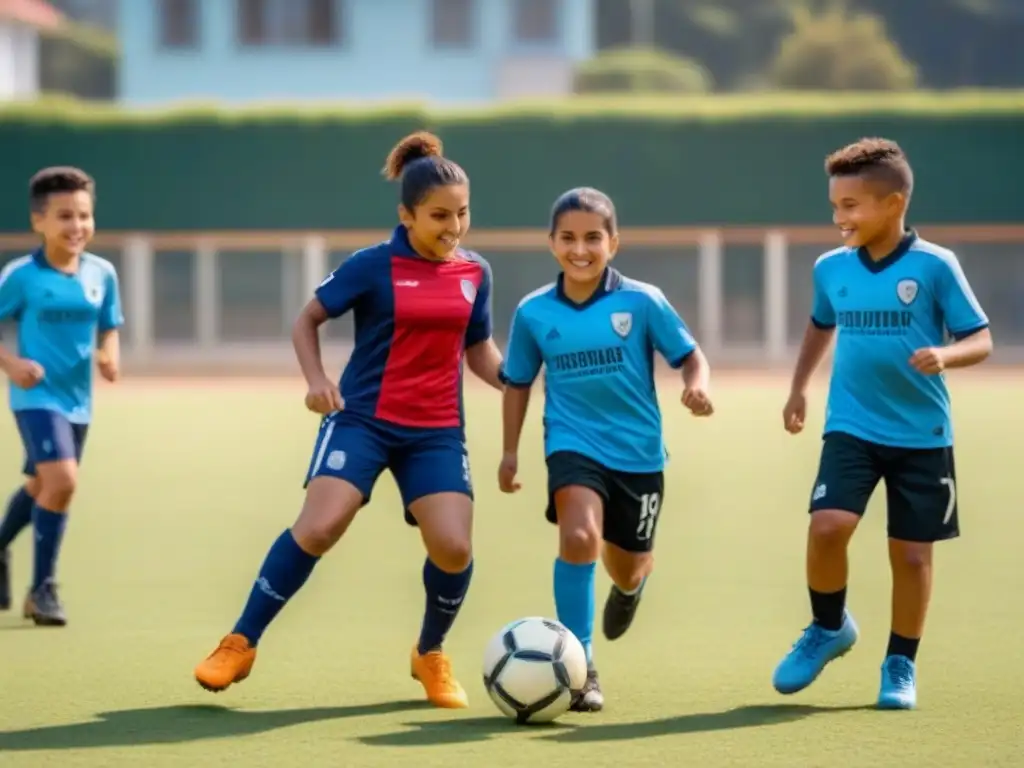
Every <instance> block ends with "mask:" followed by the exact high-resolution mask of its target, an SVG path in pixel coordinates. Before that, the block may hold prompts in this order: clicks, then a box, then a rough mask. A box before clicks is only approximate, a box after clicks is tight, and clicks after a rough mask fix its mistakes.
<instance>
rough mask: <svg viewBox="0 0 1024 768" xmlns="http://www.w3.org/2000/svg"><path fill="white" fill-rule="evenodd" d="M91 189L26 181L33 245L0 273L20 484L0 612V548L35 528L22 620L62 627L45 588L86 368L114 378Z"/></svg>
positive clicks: (7, 525)
mask: <svg viewBox="0 0 1024 768" xmlns="http://www.w3.org/2000/svg"><path fill="white" fill-rule="evenodd" d="M95 193H96V185H95V182H94V181H93V180H92V178H91V177H90V176H89V175H88V174H87V173H85V172H84V171H82V170H80V169H78V168H68V167H55V168H46V169H44V170H42V171H40V172H39V173H37V174H36V175H35V176H33V177H32V179H31V181H30V182H29V204H30V213H31V220H32V229H33V230H34V231H35V232H36V233H37V234H38V235H40V237H41V238H42V241H43V244H42V246H41V247H40V248H39V249H37V250H36V251H34V252H33V253H30V254H29V255H27V256H23V257H21V258H18V259H14V260H13V261H11V262H9V263H8V264H7V265H6V266H5V267H4V268H3V270H2V271H0V322H3V321H13V322H15V323H16V324H17V326H18V337H17V338H18V347H17V351H12V350H9V349H7V348H5V347H3V346H0V370H3V372H4V373H5V374H7V377H8V379H10V405H11V410H12V411H13V412H14V418H15V421H16V422H17V425H18V431H19V432H20V433H21V439H22V442H23V443H24V446H25V454H26V460H25V466H24V470H23V472H24V474H25V476H26V477H27V482H26V483H25V485H24V486H23V487H22V488H20V489H18V491H17V492H16V493H15V494H14V495H13V496H12V497H11V500H10V502H9V503H8V507H7V513H6V515H5V516H4V518H3V521H2V522H0V610H7V609H9V608H10V606H11V585H10V557H9V553H8V547H9V546H10V544H11V542H12V541H13V540H14V538H15V537H16V536H17V535H18V534H19V533H20V532H21V531H22V530H23V529H24V528H26V527H27V526H28V524H29V523H30V522H32V523H33V524H34V527H35V532H36V536H35V568H34V571H33V578H32V587H31V589H30V591H29V594H28V596H27V597H26V599H25V606H24V615H25V618H30V619H32V620H33V621H34V622H35V623H36V624H38V625H50V626H63V625H64V624H65V623H67V619H66V617H65V614H64V608H63V606H62V605H61V602H60V599H59V598H58V596H57V589H56V585H55V584H54V581H53V576H54V572H55V569H56V562H57V554H58V552H59V550H60V544H61V539H62V538H63V533H64V526H65V521H66V519H67V510H68V506H69V504H70V503H71V498H72V496H73V494H74V491H75V485H76V483H77V478H78V463H79V461H81V458H82V449H83V448H84V446H85V438H86V433H87V431H88V429H89V422H90V420H91V418H92V363H93V361H94V360H95V361H96V363H97V366H98V367H99V370H100V373H101V374H102V376H103V378H105V379H106V380H107V381H115V380H116V379H117V375H118V366H119V358H120V349H119V341H118V331H117V329H118V328H119V327H120V326H121V325H122V324H123V322H124V318H123V316H122V314H121V299H120V296H119V293H118V285H117V273H116V272H115V270H114V267H113V265H112V264H111V263H110V262H109V261H107V260H106V259H102V258H100V257H99V256H95V255H93V254H91V253H88V252H87V251H86V250H85V249H86V247H87V246H88V244H89V241H90V240H91V239H92V236H93V234H94V232H95V220H94V218H93V207H94V204H95Z"/></svg>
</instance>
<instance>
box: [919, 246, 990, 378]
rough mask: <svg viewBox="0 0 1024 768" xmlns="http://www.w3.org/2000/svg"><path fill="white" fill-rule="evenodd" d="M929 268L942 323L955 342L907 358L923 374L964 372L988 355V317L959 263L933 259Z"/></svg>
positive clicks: (951, 259) (955, 260)
mask: <svg viewBox="0 0 1024 768" xmlns="http://www.w3.org/2000/svg"><path fill="white" fill-rule="evenodd" d="M933 264H934V266H935V269H936V272H937V274H936V275H935V280H934V284H935V289H936V298H937V299H938V304H939V309H940V310H941V311H942V319H943V323H944V324H945V326H946V328H947V329H948V330H949V333H950V334H951V335H952V336H953V338H955V339H956V341H954V342H953V343H952V344H949V345H947V346H944V347H926V348H924V349H919V350H917V351H916V352H915V353H914V354H913V355H912V356H911V358H910V364H911V365H912V366H914V368H916V369H917V370H918V371H920V372H921V373H925V374H936V373H942V371H944V370H946V369H947V368H967V367H968V366H971V365H977V364H978V363H980V362H981V361H982V360H984V359H985V358H987V357H988V356H989V355H991V354H992V332H991V331H990V330H989V327H988V316H987V315H986V314H985V310H984V309H982V307H981V304H980V303H979V302H978V299H977V297H976V296H975V295H974V291H973V290H972V289H971V285H970V283H969V282H968V281H967V276H966V275H964V271H963V268H962V267H961V266H960V262H959V261H958V260H957V258H956V257H955V256H953V255H952V254H950V255H949V256H948V257H947V258H942V259H936V260H935V261H934V262H933Z"/></svg>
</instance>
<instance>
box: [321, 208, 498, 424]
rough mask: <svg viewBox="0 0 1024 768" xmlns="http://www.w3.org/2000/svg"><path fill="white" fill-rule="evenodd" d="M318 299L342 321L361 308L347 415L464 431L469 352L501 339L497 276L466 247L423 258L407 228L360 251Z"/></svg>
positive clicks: (348, 371) (346, 377)
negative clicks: (494, 308)
mask: <svg viewBox="0 0 1024 768" xmlns="http://www.w3.org/2000/svg"><path fill="white" fill-rule="evenodd" d="M316 298H317V300H318V301H319V302H320V303H321V304H322V305H323V307H324V309H325V310H326V311H327V315H328V317H331V318H336V317H340V316H341V315H344V314H345V313H346V312H349V311H352V312H353V315H354V319H355V347H354V349H353V351H352V355H351V357H350V358H349V361H348V364H347V365H346V366H345V370H344V372H343V373H342V377H341V385H340V389H341V396H342V398H343V399H344V401H345V409H346V410H347V411H350V412H353V413H356V414H361V415H364V416H369V417H372V418H378V419H382V420H384V421H387V422H390V423H393V424H398V425H401V426H407V427H423V428H441V427H462V426H463V425H464V412H463V407H462V364H463V358H464V355H465V350H466V349H468V348H469V347H472V346H473V345H475V344H479V343H480V342H483V341H486V340H487V339H489V338H490V337H491V330H492V327H491V269H490V266H489V265H488V264H487V262H486V261H484V259H482V258H481V257H480V256H479V255H477V254H475V253H473V252H471V251H464V250H459V251H457V252H456V253H455V255H454V256H452V258H450V259H447V260H444V261H435V260H431V259H425V258H423V257H422V256H419V255H418V254H417V253H416V252H415V251H414V250H413V248H412V246H411V245H410V243H409V238H408V234H407V233H406V231H405V228H404V227H401V226H399V227H397V228H396V229H395V231H394V233H393V234H392V237H391V239H390V240H387V241H385V242H383V243H379V244H378V245H374V246H372V247H370V248H365V249H363V250H361V251H357V252H356V253H353V254H352V255H351V256H349V257H348V258H347V259H345V261H343V262H342V263H341V265H340V266H339V267H338V268H337V269H335V270H334V271H333V272H332V273H331V274H330V275H328V276H327V277H326V278H325V279H324V281H323V282H322V283H321V284H320V286H319V287H318V288H317V289H316Z"/></svg>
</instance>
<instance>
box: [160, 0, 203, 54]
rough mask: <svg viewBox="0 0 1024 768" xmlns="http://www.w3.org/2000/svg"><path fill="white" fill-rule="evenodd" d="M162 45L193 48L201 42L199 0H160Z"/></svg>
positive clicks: (163, 46) (165, 46)
mask: <svg viewBox="0 0 1024 768" xmlns="http://www.w3.org/2000/svg"><path fill="white" fill-rule="evenodd" d="M159 10H160V16H159V23H160V46H161V47H162V48H193V47H195V46H196V45H197V44H198V43H199V7H198V2H197V0H160V9H159Z"/></svg>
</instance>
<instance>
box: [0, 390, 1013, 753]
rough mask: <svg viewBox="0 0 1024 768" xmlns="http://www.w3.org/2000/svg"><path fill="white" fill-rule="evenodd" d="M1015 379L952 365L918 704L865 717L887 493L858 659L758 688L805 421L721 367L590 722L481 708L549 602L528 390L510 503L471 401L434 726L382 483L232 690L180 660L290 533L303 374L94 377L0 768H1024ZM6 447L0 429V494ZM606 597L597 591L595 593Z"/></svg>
mask: <svg viewBox="0 0 1024 768" xmlns="http://www.w3.org/2000/svg"><path fill="white" fill-rule="evenodd" d="M1020 391H1021V382H1020V380H1018V379H1014V378H1012V377H1010V376H1000V377H997V378H994V377H990V378H984V377H983V375H980V374H975V375H970V376H968V375H963V376H960V377H958V378H955V379H954V396H955V399H956V406H957V407H956V422H957V429H958V473H959V478H960V482H959V495H960V503H961V525H962V529H963V532H964V535H963V537H962V538H961V539H960V540H958V541H956V542H952V543H948V544H945V545H942V546H941V548H940V550H939V553H938V557H937V563H938V565H937V585H936V587H937V588H936V597H935V600H934V602H933V607H932V612H931V616H930V620H929V629H928V634H927V636H926V638H925V641H924V643H923V644H922V649H921V654H920V656H919V663H920V681H919V682H920V687H919V694H920V704H921V708H920V710H919V711H917V712H914V713H879V712H875V711H873V710H872V709H871V708H870V705H871V704H872V702H873V701H874V697H875V695H876V692H877V686H878V666H879V663H880V662H881V657H882V653H883V651H884V648H885V642H886V638H887V636H888V622H889V615H888V614H889V595H888V591H889V572H888V565H887V562H886V559H885V542H884V536H885V534H884V530H885V528H884V525H885V520H884V508H883V506H882V505H881V498H880V496H881V494H877V495H876V498H875V500H874V504H873V506H872V509H871V510H870V512H869V514H868V518H867V519H866V521H865V523H864V524H863V526H862V528H861V530H860V532H859V534H858V536H857V538H856V539H855V543H854V546H853V550H852V560H853V563H852V568H853V576H852V582H851V587H850V602H851V607H852V609H853V610H854V611H855V612H856V615H857V617H858V619H859V621H860V624H861V628H862V630H863V635H862V639H861V643H860V644H859V645H858V647H857V648H856V649H855V651H854V652H853V653H851V654H850V655H849V656H847V657H846V658H845V659H844V660H841V661H839V662H837V663H836V664H834V665H833V666H831V667H830V668H829V669H828V670H827V672H826V673H825V674H824V676H823V677H822V679H821V680H819V681H818V683H817V684H816V685H815V686H813V687H812V688H810V689H809V690H807V691H805V692H803V693H801V694H799V695H797V696H795V697H789V698H784V697H781V696H778V695H776V694H775V693H774V691H773V690H772V688H771V685H770V679H771V673H772V669H773V667H774V665H775V663H776V662H777V661H778V659H779V658H780V656H781V654H783V653H784V652H785V651H786V650H787V649H788V647H789V644H790V643H791V642H792V641H793V640H794V639H795V638H796V636H797V634H798V632H799V631H800V629H801V628H802V627H803V626H804V623H805V622H806V620H807V604H806V592H805V587H804V582H803V550H804V540H803V537H804V530H805V526H806V514H805V512H804V510H805V506H806V503H807V498H808V494H809V493H810V489H811V483H812V480H813V473H814V469H815V465H816V460H817V451H818V446H819V441H818V439H817V432H818V430H819V428H820V420H818V419H815V420H814V422H813V423H812V424H811V426H810V428H809V430H808V432H807V433H805V434H804V435H803V436H801V437H800V438H792V437H789V436H787V435H786V434H785V433H784V432H783V431H782V430H781V427H780V422H781V418H780V416H779V412H780V409H781V406H782V403H783V399H784V394H785V384H784V382H782V381H781V380H773V379H769V378H765V377H759V376H757V375H753V374H752V375H750V376H740V375H738V374H737V375H734V376H731V377H729V378H728V379H725V378H723V379H722V380H720V381H719V382H718V383H717V385H716V395H717V407H718V414H717V415H716V416H715V418H714V419H712V420H708V421H698V420H694V419H690V418H688V417H685V416H684V415H682V411H681V410H680V409H677V408H672V407H670V406H669V393H670V392H672V393H673V394H672V397H673V398H674V392H673V390H672V389H670V388H669V387H664V388H663V401H664V403H665V404H666V406H667V408H666V410H667V431H668V435H669V442H670V449H671V451H672V454H673V462H672V464H671V466H670V469H669V480H668V490H667V493H668V496H667V498H666V502H665V506H664V507H663V512H664V517H663V520H662V528H661V531H660V533H659V539H658V565H657V574H656V577H655V578H654V579H653V581H652V582H651V584H650V586H649V588H648V591H647V593H646V596H645V601H644V605H643V607H642V609H641V612H640V614H639V616H638V619H637V622H636V624H635V625H634V628H633V630H632V631H631V633H630V634H629V635H627V636H626V637H625V638H623V639H622V640H620V641H617V642H616V643H614V644H608V643H605V642H603V640H602V639H600V638H599V639H598V644H597V650H596V658H597V661H598V664H599V668H600V670H601V673H602V679H603V681H604V685H605V689H606V695H607V697H608V707H607V709H606V710H605V712H603V713H600V714H597V715H591V716H567V717H565V718H564V719H563V721H562V722H560V723H559V724H556V725H555V726H553V727H534V728H516V727H515V726H513V725H511V724H508V723H506V722H505V721H504V720H502V719H500V718H499V716H498V714H497V711H496V710H495V709H494V707H493V706H492V705H491V703H490V701H489V700H488V698H487V696H486V694H485V693H484V691H483V689H482V686H481V683H480V663H481V654H482V650H483V647H484V644H485V643H486V641H487V639H488V638H489V637H490V635H491V633H492V632H494V631H496V630H497V629H498V627H500V626H501V625H502V624H503V623H505V622H507V621H509V620H512V619H514V618H517V617H519V616H523V615H533V614H552V613H553V612H554V607H553V603H552V598H551V585H550V579H551V563H552V558H553V557H554V554H555V551H556V539H555V532H554V530H553V529H552V528H551V527H550V526H549V525H548V524H547V523H546V522H544V520H543V516H542V505H543V502H544V474H543V468H542V467H543V465H542V452H541V449H540V443H539V440H540V436H539V415H538V413H537V411H536V406H538V405H539V402H537V403H535V404H534V405H535V411H534V412H533V413H532V415H531V420H530V423H531V425H532V426H531V430H532V431H531V432H530V434H529V435H528V436H527V438H526V440H525V445H527V446H529V447H530V450H529V451H528V452H526V453H525V455H524V456H523V458H522V463H523V464H524V468H523V476H522V479H523V481H524V486H525V487H524V489H523V490H522V492H521V493H520V494H519V495H518V496H516V497H506V496H503V495H501V494H500V493H498V491H497V489H496V487H495V483H494V480H493V478H494V472H495V468H496V466H497V461H498V458H499V449H500V445H499V441H498V438H497V435H498V434H499V431H500V426H499V423H498V415H497V413H498V411H497V403H498V399H497V395H495V394H493V393H490V392H480V393H477V392H474V393H473V394H472V395H471V398H470V402H469V404H468V409H469V415H470V439H471V454H472V460H473V467H474V479H475V482H476V485H477V502H478V503H477V522H476V534H475V535H476V575H475V581H474V584H473V589H472V591H471V592H470V596H469V599H468V601H467V603H466V605H465V608H464V610H463V613H462V616H461V617H460V621H459V623H458V624H457V625H456V628H455V631H454V633H453V635H452V637H451V638H450V642H449V645H448V648H449V650H450V651H451V652H452V654H453V656H454V659H455V662H456V671H457V672H458V673H460V677H461V678H462V680H463V682H464V683H465V684H466V686H467V688H468V689H469V691H470V695H471V697H472V702H471V709H469V710H468V711H464V712H450V711H439V710H432V709H429V708H425V707H424V706H423V705H421V704H420V703H419V698H420V693H421V692H420V689H419V687H418V686H417V685H416V684H415V683H413V682H412V681H411V680H410V679H409V674H408V652H409V648H410V646H411V644H412V643H413V641H414V639H415V637H416V635H417V632H418V628H419V620H420V615H421V608H422V599H423V598H422V588H421V584H420V570H421V567H422V561H423V552H422V548H421V545H420V542H419V540H418V536H417V534H416V533H415V531H414V530H412V529H409V528H407V527H406V526H405V525H404V523H403V522H402V519H401V514H400V508H399V504H398V500H397V494H396V492H395V489H394V486H393V483H392V481H391V479H390V477H387V476H386V477H385V478H384V479H383V480H382V482H381V484H380V485H379V487H378V492H377V494H376V496H375V499H374V503H373V505H372V506H371V507H369V508H367V509H365V510H364V511H363V512H362V513H361V516H360V517H359V518H357V521H356V523H355V525H354V526H353V527H352V529H351V530H350V532H349V534H348V536H347V538H346V539H345V540H344V541H343V542H342V543H341V544H340V545H339V547H338V548H337V549H336V550H335V551H334V552H332V553H331V555H330V556H329V557H327V558H326V559H325V560H324V561H323V562H322V563H321V565H320V566H319V567H318V569H317V571H316V573H315V574H314V576H313V578H312V579H311V581H310V583H309V584H308V585H307V587H306V589H305V590H304V591H303V592H302V593H301V594H300V595H299V596H298V597H297V598H296V599H295V600H294V601H293V602H292V603H291V604H290V605H289V606H288V608H287V609H286V610H285V612H284V613H283V614H282V616H281V618H280V619H279V621H278V622H277V623H276V625H275V626H273V627H272V629H271V630H270V632H269V633H268V634H267V636H266V637H265V638H264V641H263V643H262V644H261V647H260V658H259V660H258V662H257V666H256V669H255V671H254V674H253V676H252V677H251V678H250V679H249V680H248V681H246V682H245V683H244V684H242V685H240V686H237V687H234V688H232V689H231V690H230V691H228V692H226V693H223V694H220V695H218V696H214V695H211V694H209V693H206V692H205V691H202V690H201V689H200V688H199V687H198V686H197V685H196V684H195V683H194V682H193V680H192V677H191V671H192V667H193V666H194V665H195V664H196V663H197V662H198V661H199V660H200V659H201V658H202V657H203V656H204V655H205V654H206V653H208V652H209V651H210V650H211V649H212V647H213V646H214V645H215V644H216V642H217V641H218V639H219V638H220V637H221V635H222V634H224V633H225V632H226V631H228V630H229V629H230V627H231V625H232V623H233V621H234V619H235V617H236V615H237V613H238V611H239V610H240V607H241V604H242V601H243V600H244V599H245V596H246V594H247V593H248V590H249V588H250V585H251V582H252V579H253V577H254V575H255V572H256V569H257V568H258V566H259V563H260V561H261V559H262V558H263V555H264V553H265V551H266V548H267V546H268V545H269V544H270V542H271V541H272V539H273V538H274V537H275V536H276V535H277V534H278V533H280V531H281V530H282V529H283V528H284V527H285V526H287V525H288V524H290V523H291V521H292V519H293V517H294V515H295V513H296V511H297V509H298V507H299V504H300V502H301V498H302V490H301V480H302V476H303V473H304V471H305V469H306V466H307V462H308V459H309V452H310V450H311V447H312V440H313V436H314V432H315V428H316V422H315V419H314V418H313V417H312V416H310V415H308V414H306V413H305V412H304V411H303V410H302V394H303V390H302V388H301V385H300V384H299V383H298V382H295V383H291V384H285V385H282V384H280V383H277V384H266V385H260V384H258V383H256V382H245V381H242V382H239V383H238V384H237V386H236V385H231V384H221V385H218V386H216V387H210V386H206V387H204V386H201V385H196V386H190V385H189V384H187V383H182V384H178V385H173V386H172V385H168V386H166V387H163V388H161V387H160V386H159V385H154V384H127V385H124V386H123V387H122V388H121V389H120V390H119V391H117V390H111V389H105V390H103V391H102V392H101V393H100V408H99V413H98V417H97V421H96V426H95V428H94V430H93V433H92V435H91V437H90V440H91V443H90V446H89V451H88V454H87V458H86V462H85V465H84V468H83V474H82V480H81V488H80V492H79V496H78V497H77V499H76V503H75V507H74V510H73V517H72V521H71V523H70V526H69V529H68V533H67V537H66V539H65V548H64V556H63V560H62V563H61V569H60V573H59V580H60V581H61V583H62V585H63V595H64V598H65V601H66V604H67V608H68V611H69V614H70V619H71V623H70V625H69V626H68V627H67V628H66V629H63V630H54V629H35V628H29V627H27V626H26V625H25V623H24V622H22V621H21V619H20V618H19V617H18V615H17V614H11V615H5V616H0V670H2V671H0V765H2V766H4V768H28V767H29V766H31V767H32V768H38V767H40V766H49V765H60V766H62V767H64V766H68V767H70V766H104V768H106V767H107V766H121V765H132V766H139V765H141V766H146V768H149V767H150V766H152V767H153V768H163V767H164V766H216V765H225V766H226V765H244V766H253V767H255V766H292V765H300V764H307V765H310V766H321V765H324V766H326V765H334V766H359V767H360V768H375V767H376V766H388V767H389V768H391V767H392V766H395V767H397V766H419V767H422V766H449V767H450V766H481V767H487V766H526V765H530V766H536V768H547V766H571V765H583V766H612V765H616V766H618V765H622V766H629V767H630V768H634V767H639V766H653V765H657V764H660V763H662V762H664V763H666V764H667V765H670V766H675V765H682V764H684V762H685V764H686V765H691V766H708V767H709V768H710V767H712V766H715V767H717V766H751V767H752V768H770V767H771V766H786V767H787V768H789V767H790V766H801V767H805V766H807V767H809V766H830V765H839V764H840V763H841V764H842V765H843V766H844V768H852V767H854V766H871V767H872V768H875V767H877V766H897V765H915V766H931V765H936V766H939V765H941V766H965V767H967V766H986V768H990V767H992V766H1010V765H1015V766H1019V765H1021V760H1022V759H1024V758H1022V757H1021V754H1022V752H1021V750H1022V749H1024V746H1022V745H1024V736H1022V731H1021V720H1022V715H1024V697H1022V696H1021V688H1022V685H1024V651H1022V650H1021V647H1022V646H1021V644H1020V638H1021V635H1022V631H1024V619H1022V618H1021V610H1022V607H1024V603H1022V601H1021V595H1022V594H1024V568H1021V566H1020V554H1019V553H1020V551H1021V546H1022V543H1024V492H1022V485H1021V475H1022V465H1021V457H1022V456H1024V432H1022V430H1021V429H1020V426H1019V425H1020V423H1021V416H1020ZM822 407H823V402H822V399H821V396H820V394H819V395H818V396H816V398H815V400H814V402H813V409H814V412H815V413H816V414H817V413H820V412H821V411H822ZM20 461H21V454H20V447H19V444H18V442H17V439H16V436H15V431H14V428H13V426H12V425H11V424H10V422H9V421H5V422H4V428H3V432H2V435H0V467H2V468H3V474H2V475H0V480H2V481H3V484H4V487H12V488H13V487H14V485H15V484H16V483H17V482H18V474H17V471H18V466H19V463H20ZM29 548H30V537H29V536H23V538H22V539H21V540H19V542H18V543H17V545H16V547H15V549H14V555H15V558H16V562H15V570H16V575H17V583H16V589H17V590H18V591H19V592H20V591H21V589H23V588H24V586H25V582H26V580H27V579H28V575H29V569H30V561H31V557H30V549H29ZM606 588H607V579H606V578H602V579H601V581H599V590H600V599H601V600H603V597H604V591H605V589H606Z"/></svg>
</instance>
